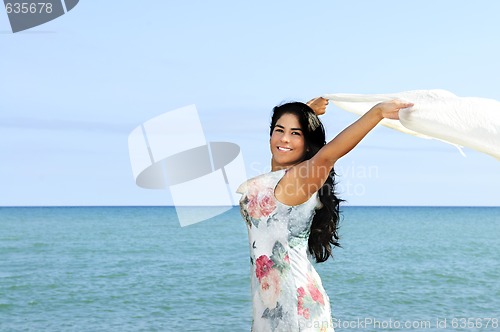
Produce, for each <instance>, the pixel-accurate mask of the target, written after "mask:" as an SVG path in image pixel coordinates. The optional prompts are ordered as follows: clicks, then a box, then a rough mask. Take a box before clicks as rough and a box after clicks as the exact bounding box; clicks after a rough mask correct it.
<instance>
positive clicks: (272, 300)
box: [259, 269, 281, 308]
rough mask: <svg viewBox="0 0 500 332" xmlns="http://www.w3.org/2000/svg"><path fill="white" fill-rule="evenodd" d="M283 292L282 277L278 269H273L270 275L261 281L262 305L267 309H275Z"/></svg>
mask: <svg viewBox="0 0 500 332" xmlns="http://www.w3.org/2000/svg"><path fill="white" fill-rule="evenodd" d="M280 292H281V287H280V277H279V273H278V271H277V270H276V269H271V270H270V271H269V272H268V274H267V275H266V276H264V277H262V279H260V287H259V293H260V298H261V300H262V303H263V304H264V305H265V306H266V307H267V308H275V307H276V306H277V305H278V298H279V295H280Z"/></svg>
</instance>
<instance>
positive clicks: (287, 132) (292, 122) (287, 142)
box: [270, 113, 305, 170]
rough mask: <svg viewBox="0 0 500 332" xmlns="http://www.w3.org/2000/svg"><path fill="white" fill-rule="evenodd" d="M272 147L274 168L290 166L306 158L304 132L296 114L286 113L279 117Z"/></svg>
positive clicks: (271, 143) (273, 133)
mask: <svg viewBox="0 0 500 332" xmlns="http://www.w3.org/2000/svg"><path fill="white" fill-rule="evenodd" d="M270 148H271V153H272V155H273V159H272V169H273V170H278V169H282V168H289V167H291V166H293V165H296V164H298V163H300V162H301V161H302V160H303V159H304V155H305V141H304V134H303V132H302V129H301V127H300V124H299V120H298V119H297V117H296V116H295V115H293V114H287V113H285V114H283V115H282V116H281V117H280V118H279V119H278V121H277V122H276V125H275V126H274V129H273V132H272V134H271V139H270Z"/></svg>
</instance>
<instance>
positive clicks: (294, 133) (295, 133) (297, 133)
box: [292, 131, 300, 136]
mask: <svg viewBox="0 0 500 332" xmlns="http://www.w3.org/2000/svg"><path fill="white" fill-rule="evenodd" d="M292 135H299V136H300V133H299V132H298V131H294V132H292Z"/></svg>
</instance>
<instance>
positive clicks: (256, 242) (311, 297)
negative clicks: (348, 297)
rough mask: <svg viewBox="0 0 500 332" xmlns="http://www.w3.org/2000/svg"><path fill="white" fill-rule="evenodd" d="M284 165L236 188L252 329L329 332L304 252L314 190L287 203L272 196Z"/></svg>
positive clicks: (325, 304)
mask: <svg viewBox="0 0 500 332" xmlns="http://www.w3.org/2000/svg"><path fill="white" fill-rule="evenodd" d="M285 172H286V170H279V171H276V172H270V173H266V174H263V175H260V176H257V177H255V178H253V179H250V180H248V181H246V182H244V183H243V184H242V185H241V186H240V187H239V188H238V192H239V193H241V194H242V197H241V200H240V208H241V214H242V216H243V218H244V219H245V221H246V224H247V228H248V240H249V244H250V264H251V286H252V287H251V288H252V301H253V322H252V331H255V332H260V331H263V332H268V331H287V332H290V331H333V325H332V319H331V310H330V301H329V299H328V296H327V294H326V292H325V290H324V289H323V286H322V284H321V279H320V277H319V275H318V274H317V272H316V270H315V269H314V267H313V266H312V264H311V261H310V260H309V257H308V238H309V233H310V228H311V223H312V220H313V217H314V214H315V211H316V209H317V208H318V207H319V206H321V202H320V201H319V198H318V195H317V194H314V195H313V196H312V197H311V198H310V199H309V200H308V201H306V202H304V203H302V204H300V205H297V206H288V205H285V204H283V203H281V202H279V201H278V200H277V199H276V198H275V196H274V189H275V187H276V185H277V184H278V182H279V181H280V180H281V178H282V177H283V175H284V174H285Z"/></svg>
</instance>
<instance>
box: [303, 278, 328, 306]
mask: <svg viewBox="0 0 500 332" xmlns="http://www.w3.org/2000/svg"><path fill="white" fill-rule="evenodd" d="M308 279H309V280H308V281H309V283H308V284H307V290H308V291H309V294H310V295H311V298H312V299H313V301H314V302H318V303H319V304H323V305H324V304H325V300H324V299H323V294H321V291H320V290H319V289H318V287H317V286H316V283H315V282H314V280H313V279H312V278H308Z"/></svg>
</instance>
